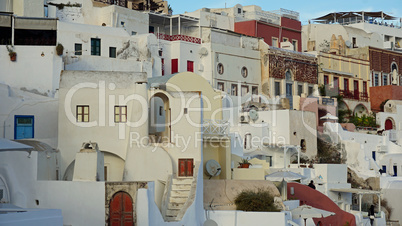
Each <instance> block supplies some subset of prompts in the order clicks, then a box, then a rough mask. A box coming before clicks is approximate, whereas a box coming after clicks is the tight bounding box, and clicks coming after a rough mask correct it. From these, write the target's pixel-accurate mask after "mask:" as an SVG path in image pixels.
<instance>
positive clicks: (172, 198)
mask: <svg viewBox="0 0 402 226" xmlns="http://www.w3.org/2000/svg"><path fill="white" fill-rule="evenodd" d="M186 201H187V198H175V197H170V198H169V202H170V203H178V204H184V203H186Z"/></svg>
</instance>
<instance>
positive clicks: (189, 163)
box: [179, 159, 194, 177]
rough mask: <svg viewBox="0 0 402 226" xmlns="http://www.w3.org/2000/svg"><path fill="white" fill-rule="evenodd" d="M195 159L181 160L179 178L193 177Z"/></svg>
mask: <svg viewBox="0 0 402 226" xmlns="http://www.w3.org/2000/svg"><path fill="white" fill-rule="evenodd" d="M193 166H194V159H179V177H192V176H193Z"/></svg>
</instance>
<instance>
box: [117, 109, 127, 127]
mask: <svg viewBox="0 0 402 226" xmlns="http://www.w3.org/2000/svg"><path fill="white" fill-rule="evenodd" d="M114 122H117V123H119V122H127V106H114Z"/></svg>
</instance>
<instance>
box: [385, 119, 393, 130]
mask: <svg viewBox="0 0 402 226" xmlns="http://www.w3.org/2000/svg"><path fill="white" fill-rule="evenodd" d="M393 128H394V127H393V126H392V121H391V120H390V119H387V120H385V130H391V129H393Z"/></svg>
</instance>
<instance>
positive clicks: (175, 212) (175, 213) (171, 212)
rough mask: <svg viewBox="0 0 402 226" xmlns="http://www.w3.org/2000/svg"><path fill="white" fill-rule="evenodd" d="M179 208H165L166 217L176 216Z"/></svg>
mask: <svg viewBox="0 0 402 226" xmlns="http://www.w3.org/2000/svg"><path fill="white" fill-rule="evenodd" d="M179 212H180V210H177V209H176V210H171V209H167V210H166V217H177V214H179Z"/></svg>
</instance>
